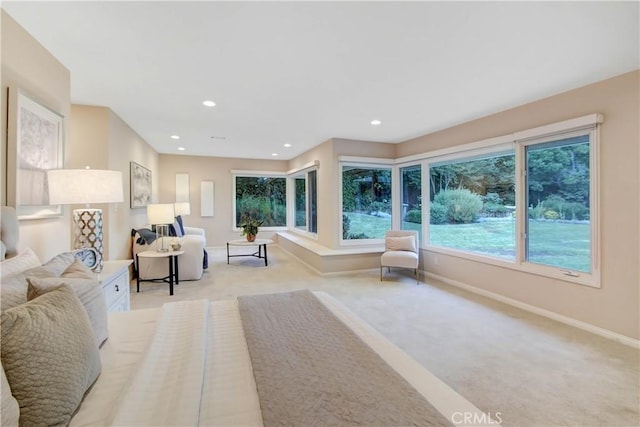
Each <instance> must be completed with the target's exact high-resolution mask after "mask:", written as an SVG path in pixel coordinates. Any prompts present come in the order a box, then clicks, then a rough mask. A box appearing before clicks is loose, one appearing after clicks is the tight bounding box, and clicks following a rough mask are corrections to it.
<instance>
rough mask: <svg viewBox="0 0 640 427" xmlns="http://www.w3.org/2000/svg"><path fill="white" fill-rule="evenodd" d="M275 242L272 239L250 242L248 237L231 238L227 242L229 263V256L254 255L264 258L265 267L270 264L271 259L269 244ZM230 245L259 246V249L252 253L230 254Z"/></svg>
mask: <svg viewBox="0 0 640 427" xmlns="http://www.w3.org/2000/svg"><path fill="white" fill-rule="evenodd" d="M271 243H273V240H271V239H256V240H254V241H253V242H248V241H247V239H237V240H229V241H228V242H227V264H229V258H233V257H241V256H242V257H245V256H252V257H255V258H260V259H264V265H265V267H266V266H268V265H269V260H268V258H267V245H270V244H271ZM229 246H257V247H258V250H257V251H256V252H253V253H251V254H235V255H230V254H229Z"/></svg>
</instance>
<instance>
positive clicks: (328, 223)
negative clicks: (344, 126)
mask: <svg viewBox="0 0 640 427" xmlns="http://www.w3.org/2000/svg"><path fill="white" fill-rule="evenodd" d="M340 156H360V157H373V158H381V159H393V158H394V157H395V146H394V145H393V144H382V143H376V142H370V141H356V140H351V139H341V138H333V139H331V140H329V141H326V142H324V143H322V144H320V145H318V146H317V147H315V148H312V149H311V150H309V151H307V152H305V153H303V154H301V155H299V156H297V157H296V158H294V159H292V160H290V161H289V169H290V170H292V169H297V168H301V167H303V166H304V165H305V164H307V163H310V162H313V161H316V160H317V161H319V162H320V167H319V168H318V243H320V244H321V245H323V246H326V247H328V248H333V249H337V248H339V247H340V233H341V231H342V213H341V212H339V209H338V207H339V206H340V192H339V191H336V189H337V188H338V186H339V182H340V180H339V175H340V173H341V171H340V165H339V164H338V159H339V158H340Z"/></svg>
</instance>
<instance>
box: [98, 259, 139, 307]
mask: <svg viewBox="0 0 640 427" xmlns="http://www.w3.org/2000/svg"><path fill="white" fill-rule="evenodd" d="M131 262H132V261H131V260H122V261H105V263H104V268H103V269H102V272H100V273H99V274H97V279H98V281H99V282H100V285H101V286H102V292H104V297H105V301H106V303H107V310H108V311H109V312H110V313H112V312H114V311H129V308H130V302H129V301H130V300H129V292H130V291H129V286H130V280H129V265H130V264H131Z"/></svg>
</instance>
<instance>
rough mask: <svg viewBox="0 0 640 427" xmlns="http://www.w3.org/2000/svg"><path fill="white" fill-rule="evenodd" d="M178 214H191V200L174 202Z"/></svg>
mask: <svg viewBox="0 0 640 427" xmlns="http://www.w3.org/2000/svg"><path fill="white" fill-rule="evenodd" d="M173 206H174V209H175V214H176V216H178V215H181V216H184V215H190V214H191V204H190V203H189V202H176V203H174V204H173Z"/></svg>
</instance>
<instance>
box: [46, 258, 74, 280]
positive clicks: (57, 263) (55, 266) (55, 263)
mask: <svg viewBox="0 0 640 427" xmlns="http://www.w3.org/2000/svg"><path fill="white" fill-rule="evenodd" d="M75 260H76V257H75V256H74V254H73V252H62V253H61V254H58V255H56V256H54V257H53V258H51V259H50V260H49V261H47V262H45V263H44V264H42V269H43V270H45V271H47V272H49V273H51V275H53V276H60V275H61V274H62V273H63V272H64V271H65V270H66V269H67V268H69V266H70V265H71V264H73V262H74V261H75Z"/></svg>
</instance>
